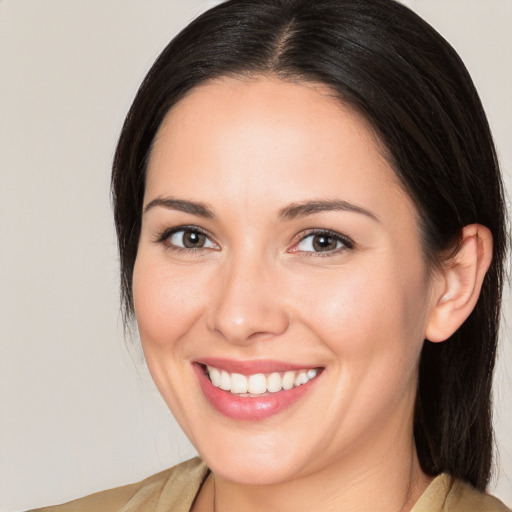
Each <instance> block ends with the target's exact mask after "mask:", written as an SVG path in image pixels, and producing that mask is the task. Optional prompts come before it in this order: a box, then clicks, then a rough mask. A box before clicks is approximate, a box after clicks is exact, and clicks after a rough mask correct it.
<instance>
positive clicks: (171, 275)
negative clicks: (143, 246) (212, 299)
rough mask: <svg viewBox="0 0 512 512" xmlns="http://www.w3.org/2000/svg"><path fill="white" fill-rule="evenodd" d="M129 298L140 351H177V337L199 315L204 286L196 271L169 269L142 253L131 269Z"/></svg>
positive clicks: (178, 338)
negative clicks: (139, 342)
mask: <svg viewBox="0 0 512 512" xmlns="http://www.w3.org/2000/svg"><path fill="white" fill-rule="evenodd" d="M133 298H134V305H135V315H136V318H137V325H138V328H139V333H140V336H141V341H142V345H143V348H144V352H145V353H150V352H151V351H158V352H165V351H169V350H172V351H181V350H182V343H181V342H180V340H181V339H182V338H183V336H184V335H185V334H186V333H187V332H188V331H189V330H190V328H191V326H192V325H193V324H194V323H195V322H196V320H197V318H198V317H200V315H201V312H202V308H203V306H202V302H203V301H204V285H203V283H202V281H201V278H200V276H199V275H197V273H196V274H192V273H190V272H183V271H179V270H178V271H174V272H172V270H171V269H170V268H169V266H168V265H165V262H164V263H163V264H159V263H154V262H153V263H151V262H150V261H148V260H147V259H146V258H144V255H142V256H141V257H138V258H137V261H136V264H135V268H134V276H133ZM149 355H150V354H149Z"/></svg>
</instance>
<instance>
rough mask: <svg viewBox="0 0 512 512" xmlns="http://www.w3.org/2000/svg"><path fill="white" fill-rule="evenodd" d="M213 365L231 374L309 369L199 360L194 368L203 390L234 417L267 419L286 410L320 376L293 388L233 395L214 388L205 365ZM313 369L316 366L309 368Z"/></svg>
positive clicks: (218, 407)
mask: <svg viewBox="0 0 512 512" xmlns="http://www.w3.org/2000/svg"><path fill="white" fill-rule="evenodd" d="M206 365H208V366H213V367H215V368H218V369H222V370H225V371H227V372H229V373H240V374H242V375H252V374H256V373H272V372H285V371H290V370H303V369H308V366H307V365H306V366H299V365H293V364H288V363H283V362H280V361H270V360H265V361H234V360H228V359H217V358H208V359H201V360H200V361H196V362H194V364H193V368H194V370H195V372H196V374H197V377H198V379H199V384H200V386H201V389H202V391H203V393H204V395H205V397H206V399H207V400H208V402H209V403H210V404H211V405H212V406H213V408H214V409H215V410H217V411H218V412H219V413H221V414H222V415H224V416H227V417H229V418H232V419H235V420H245V421H255V420H262V419H265V418H268V417H269V416H273V415H274V414H277V413H279V412H281V411H284V410H285V409H287V408H288V407H290V406H291V405H292V404H294V403H295V402H297V401H298V400H299V399H300V398H302V397H303V396H304V395H305V394H307V393H308V391H309V390H310V389H311V388H312V387H313V386H314V385H315V382H316V381H317V380H318V377H319V376H320V375H319V376H318V377H316V378H315V379H312V380H310V381H308V382H307V383H306V384H304V385H302V386H298V387H294V388H292V389H290V390H287V391H286V390H282V391H279V392H277V393H266V394H263V395H260V396H256V397H247V396H240V395H236V394H232V393H230V392H229V391H223V390H222V389H219V388H217V387H215V386H214V385H213V384H212V383H211V381H210V379H209V378H208V377H207V376H206V374H205V366H206ZM309 368H314V367H309Z"/></svg>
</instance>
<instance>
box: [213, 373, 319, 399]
mask: <svg viewBox="0 0 512 512" xmlns="http://www.w3.org/2000/svg"><path fill="white" fill-rule="evenodd" d="M207 371H208V375H209V377H210V380H211V382H212V384H213V385H214V386H215V387H216V388H220V389H222V390H224V391H230V392H231V393H233V394H237V395H245V394H249V395H262V394H264V393H266V392H269V393H277V392H279V391H281V390H283V389H284V390H285V391H288V390H290V389H292V388H294V387H297V386H302V385H303V384H306V382H308V381H310V380H311V379H314V378H315V377H316V376H317V375H318V369H310V370H299V371H287V372H273V373H271V374H269V375H268V376H265V374H263V373H256V374H254V375H249V376H246V375H242V374H240V373H228V372H226V371H225V370H219V369H218V368H214V367H212V366H207Z"/></svg>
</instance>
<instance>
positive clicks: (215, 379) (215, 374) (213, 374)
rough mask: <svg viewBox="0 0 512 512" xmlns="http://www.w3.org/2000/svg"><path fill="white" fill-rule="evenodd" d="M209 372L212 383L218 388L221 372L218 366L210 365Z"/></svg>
mask: <svg viewBox="0 0 512 512" xmlns="http://www.w3.org/2000/svg"><path fill="white" fill-rule="evenodd" d="M208 373H209V374H210V380H211V381H212V384H213V385H214V386H215V387H216V388H218V387H219V384H220V372H219V370H217V368H210V367H208Z"/></svg>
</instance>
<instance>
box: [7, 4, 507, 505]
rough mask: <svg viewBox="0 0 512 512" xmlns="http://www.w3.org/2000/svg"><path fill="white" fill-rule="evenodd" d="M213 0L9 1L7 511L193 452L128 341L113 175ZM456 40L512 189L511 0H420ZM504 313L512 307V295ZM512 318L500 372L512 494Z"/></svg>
mask: <svg viewBox="0 0 512 512" xmlns="http://www.w3.org/2000/svg"><path fill="white" fill-rule="evenodd" d="M214 3H216V2H207V1H201V0H172V1H171V0H166V1H164V0H103V1H101V0H89V1H87V2H82V1H79V0H0V215H1V217H0V218H1V221H0V336H1V339H0V343H1V345H0V511H2V512H14V511H17V510H23V509H26V508H30V507H33V506H37V505H39V506H41V505H45V504H54V503H59V502H63V501H66V500H70V499H72V498H75V497H78V496H81V495H84V494H88V493H91V492H93V491H97V490H101V489H105V488H109V487H113V486H116V485H121V484H125V483H130V482H133V481H137V480H140V479H142V478H144V477H146V476H148V475H149V474H151V473H154V472H156V471H158V470H160V469H162V468H164V467H168V466H170V465H173V464H175V463H176V462H179V461H180V460H183V459H185V458H188V457H189V456H191V455H193V454H194V450H193V448H192V447H191V446H190V445H189V444H188V441H187V440H186V439H185V438H184V436H183V434H181V432H180V431H179V428H178V427H177V426H176V424H175V422H174V420H173V419H172V417H171V415H170V413H169V412H168V411H167V409H166V407H165V405H164V404H163V402H162V400H161V399H160V397H159V396H158V393H157V392H156V390H155V388H154V386H153V384H152V382H151V380H150V378H149V377H148V375H147V371H146V369H145V366H144V363H143V362H142V361H141V358H140V351H139V350H138V348H137V343H136V342H135V343H134V344H130V343H129V342H128V343H127V344H128V346H129V347H130V345H131V348H129V347H128V348H127V344H125V341H124V340H123V333H122V326H121V322H120V318H119V313H118V310H119V301H118V277H117V272H118V266H117V253H116V245H115V239H114V231H113V223H112V215H111V207H110V200H109V173H110V164H111V159H112V155H113V150H114V146H115V142H116V139H117V136H118V133H119V130H120V128H121V124H122V121H123V118H124V115H125V114H126V111H127V109H128V107H129V105H130V102H131V100H132V98H133V96H134V94H135V91H136V89H137V87H138V85H139V83H140V81H141V80H142V78H143V76H144V74H145V72H146V71H147V70H148V68H149V66H150V65H151V63H152V62H153V60H154V59H155V57H156V56H157V55H158V53H159V52H160V50H162V49H163V47H164V45H165V44H166V43H167V42H168V40H169V39H170V38H171V36H172V35H173V34H175V33H176V31H177V30H178V29H179V28H181V27H183V26H184V25H185V24H186V23H187V22H188V21H190V20H191V19H192V18H193V17H194V16H195V15H197V14H198V13H199V12H201V11H202V10H204V9H205V8H207V7H209V6H211V5H213V4H214ZM405 3H407V4H408V5H410V6H411V7H412V8H413V9H415V10H416V11H417V12H418V13H420V14H421V15H423V16H424V17H425V18H426V19H427V20H428V21H429V22H430V23H432V24H433V25H434V26H435V27H436V28H437V29H438V30H439V31H440V32H441V33H442V34H443V35H444V36H445V37H446V38H447V39H448V40H449V41H450V42H451V43H452V44H453V45H454V46H455V48H456V49H457V50H458V51H459V53H460V54H461V56H462V57H463V59H464V60H465V62H466V64H467V66H468V68H469V70H470V72H471V73H472V75H473V77H474V80H475V82H476V84H477V87H478V89H479V90H480V93H481V96H482V99H483V102H484V105H485V107H486V110H487V112H488V114H489V119H490V122H491V126H492V128H493V131H494V134H495V138H496V142H497V145H498V150H499V154H500V158H501V162H502V165H503V169H504V172H505V174H506V180H507V184H508V185H507V186H508V190H509V195H510V190H512V185H511V175H512V171H511V169H512V122H511V121H512V100H511V95H510V84H511V83H512V33H511V31H510V27H511V26H512V1H511V0H486V1H485V2H484V1H483V0H409V1H406V2H405ZM504 316H505V319H508V320H509V321H510V318H511V317H512V314H511V305H510V300H509V299H508V300H507V302H506V303H505V314H504ZM511 362H512V341H511V329H510V326H509V327H505V329H504V339H503V342H502V347H501V351H500V359H499V365H498V371H497V374H496V396H495V404H496V406H495V409H496V411H495V419H496V429H497V447H498V451H499V464H498V466H497V470H496V478H495V480H494V482H493V485H492V488H491V490H493V492H494V493H495V494H497V495H498V496H500V497H501V499H502V500H504V501H505V502H506V503H507V504H508V505H509V506H510V505H512V382H511V376H510V367H511V364H510V363H511Z"/></svg>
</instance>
